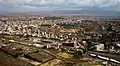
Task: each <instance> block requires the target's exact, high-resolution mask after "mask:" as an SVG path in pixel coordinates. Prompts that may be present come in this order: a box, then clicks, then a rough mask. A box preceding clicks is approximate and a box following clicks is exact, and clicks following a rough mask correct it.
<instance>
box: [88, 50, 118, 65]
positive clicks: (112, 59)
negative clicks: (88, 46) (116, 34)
mask: <svg viewBox="0 0 120 66" xmlns="http://www.w3.org/2000/svg"><path fill="white" fill-rule="evenodd" d="M87 54H88V55H90V54H94V55H96V57H95V58H98V57H99V59H103V58H104V60H105V61H109V63H110V64H112V66H120V55H117V54H113V53H102V52H94V51H88V53H87Z"/></svg>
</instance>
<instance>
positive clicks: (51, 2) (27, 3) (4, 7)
mask: <svg viewBox="0 0 120 66" xmlns="http://www.w3.org/2000/svg"><path fill="white" fill-rule="evenodd" d="M90 8H92V9H103V10H108V11H117V12H120V0H0V12H39V11H53V10H83V9H90Z"/></svg>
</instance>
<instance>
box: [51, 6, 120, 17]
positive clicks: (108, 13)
mask: <svg viewBox="0 0 120 66" xmlns="http://www.w3.org/2000/svg"><path fill="white" fill-rule="evenodd" d="M53 12H54V13H61V14H90V15H101V16H120V12H117V11H109V10H103V9H90V8H88V9H82V10H55V11H53Z"/></svg>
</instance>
